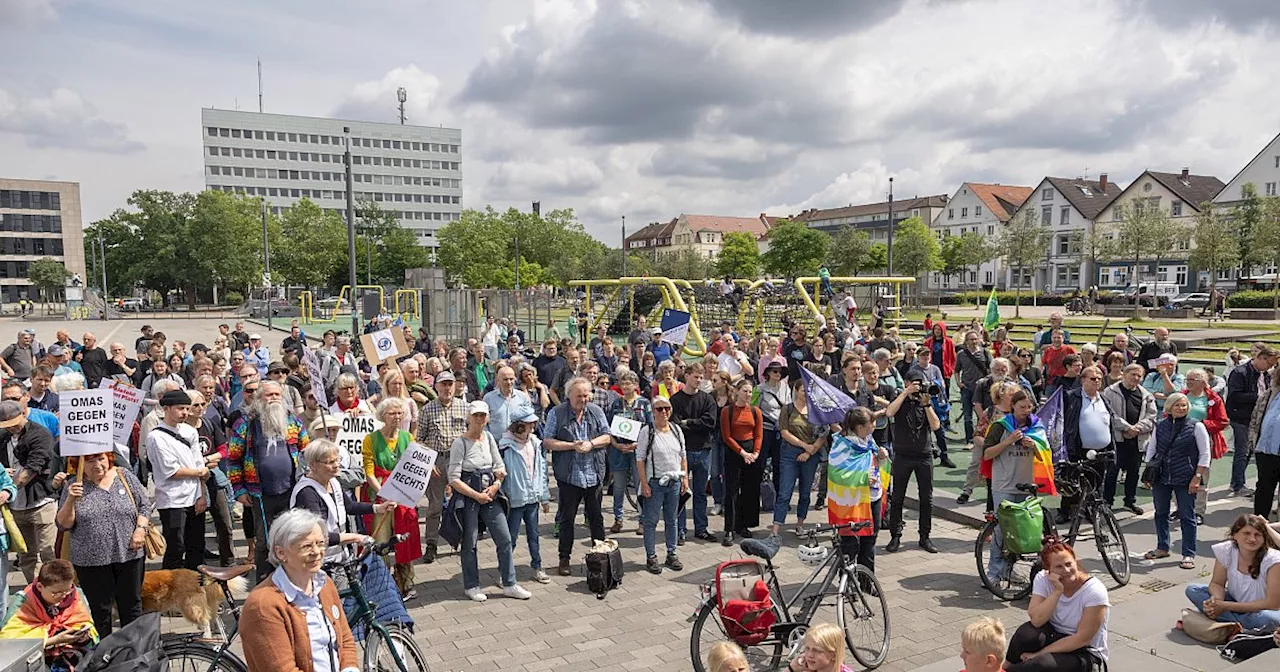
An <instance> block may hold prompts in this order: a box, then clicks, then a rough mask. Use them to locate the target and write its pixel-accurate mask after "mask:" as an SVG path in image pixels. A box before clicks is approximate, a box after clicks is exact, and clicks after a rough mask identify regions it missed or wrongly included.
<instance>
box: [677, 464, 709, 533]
mask: <svg viewBox="0 0 1280 672" xmlns="http://www.w3.org/2000/svg"><path fill="white" fill-rule="evenodd" d="M685 460H686V461H687V462H688V463H689V474H690V476H689V498H690V499H691V500H692V501H693V532H694V534H700V533H703V532H706V531H707V479H708V478H710V477H711V451H710V450H690V451H688V452H687V453H685ZM686 508H687V507H686ZM688 531H689V514H688V512H686V511H683V510H682V511H680V534H681V535H683V534H685V533H686V532H688Z"/></svg>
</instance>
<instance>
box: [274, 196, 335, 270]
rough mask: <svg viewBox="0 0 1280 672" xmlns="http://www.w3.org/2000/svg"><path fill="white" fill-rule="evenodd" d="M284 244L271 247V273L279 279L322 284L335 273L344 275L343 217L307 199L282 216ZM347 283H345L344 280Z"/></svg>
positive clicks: (281, 232)
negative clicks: (337, 271) (326, 210)
mask: <svg viewBox="0 0 1280 672" xmlns="http://www.w3.org/2000/svg"><path fill="white" fill-rule="evenodd" d="M280 238H281V240H282V241H283V244H275V243H274V241H273V244H272V246H271V275H272V277H273V280H275V281H276V282H281V281H283V282H285V283H288V284H291V285H301V286H303V287H319V286H321V285H324V284H326V283H327V282H329V280H330V279H331V278H332V277H333V276H334V273H335V267H337V266H341V268H340V269H338V270H339V271H340V272H339V273H338V275H345V274H346V270H347V266H346V264H345V263H340V262H343V261H345V260H346V257H347V227H346V224H345V223H344V222H343V221H342V216H341V215H339V214H338V213H336V212H325V211H324V210H322V209H321V208H320V206H318V205H316V204H315V202H313V201H312V200H310V199H307V198H304V199H302V200H301V201H298V202H297V203H295V204H294V205H293V206H291V207H289V208H288V209H286V210H285V211H284V214H282V215H281V216H280ZM343 284H346V283H343Z"/></svg>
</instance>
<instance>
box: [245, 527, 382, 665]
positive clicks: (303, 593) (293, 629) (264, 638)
mask: <svg viewBox="0 0 1280 672" xmlns="http://www.w3.org/2000/svg"><path fill="white" fill-rule="evenodd" d="M268 543H269V544H270V549H271V550H270V559H271V562H272V563H274V564H275V565H276V570H275V572H273V573H272V574H271V576H270V577H268V578H267V579H266V580H264V581H263V582H262V583H260V584H258V587H257V588H254V589H253V591H252V592H250V593H249V599H247V600H245V603H244V613H243V614H242V615H241V617H240V633H241V635H242V636H243V637H244V659H245V662H246V663H248V666H249V669H250V670H271V672H348V671H350V672H358V671H359V669H360V667H359V663H358V662H357V656H356V642H355V639H353V638H352V636H351V626H350V625H348V624H347V616H346V614H345V613H344V612H343V610H342V598H340V597H338V590H337V588H336V587H335V586H334V585H333V581H331V580H329V577H328V576H327V575H326V574H325V573H324V571H323V570H322V569H321V567H322V565H323V564H324V551H325V547H326V546H328V543H329V540H328V535H326V534H325V527H324V521H322V520H320V518H319V516H317V515H315V514H314V513H311V512H310V511H305V510H302V509H291V510H289V511H286V512H285V513H282V514H280V517H279V518H276V520H275V522H274V523H272V525H271V533H270V537H269V539H268Z"/></svg>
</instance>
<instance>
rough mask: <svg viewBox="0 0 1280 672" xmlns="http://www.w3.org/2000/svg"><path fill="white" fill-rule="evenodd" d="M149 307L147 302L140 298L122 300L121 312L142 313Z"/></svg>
mask: <svg viewBox="0 0 1280 672" xmlns="http://www.w3.org/2000/svg"><path fill="white" fill-rule="evenodd" d="M146 307H147V302H146V301H143V300H142V299H138V298H128V299H121V300H120V310H131V311H133V312H135V313H140V312H142V311H143V310H145V309H146Z"/></svg>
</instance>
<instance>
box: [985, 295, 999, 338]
mask: <svg viewBox="0 0 1280 672" xmlns="http://www.w3.org/2000/svg"><path fill="white" fill-rule="evenodd" d="M982 326H983V328H985V329H986V330H987V332H988V333H993V332H995V330H996V327H998V326H1000V302H999V301H997V300H996V288H995V287H992V288H991V296H990V297H988V298H987V316H986V317H984V318H982Z"/></svg>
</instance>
